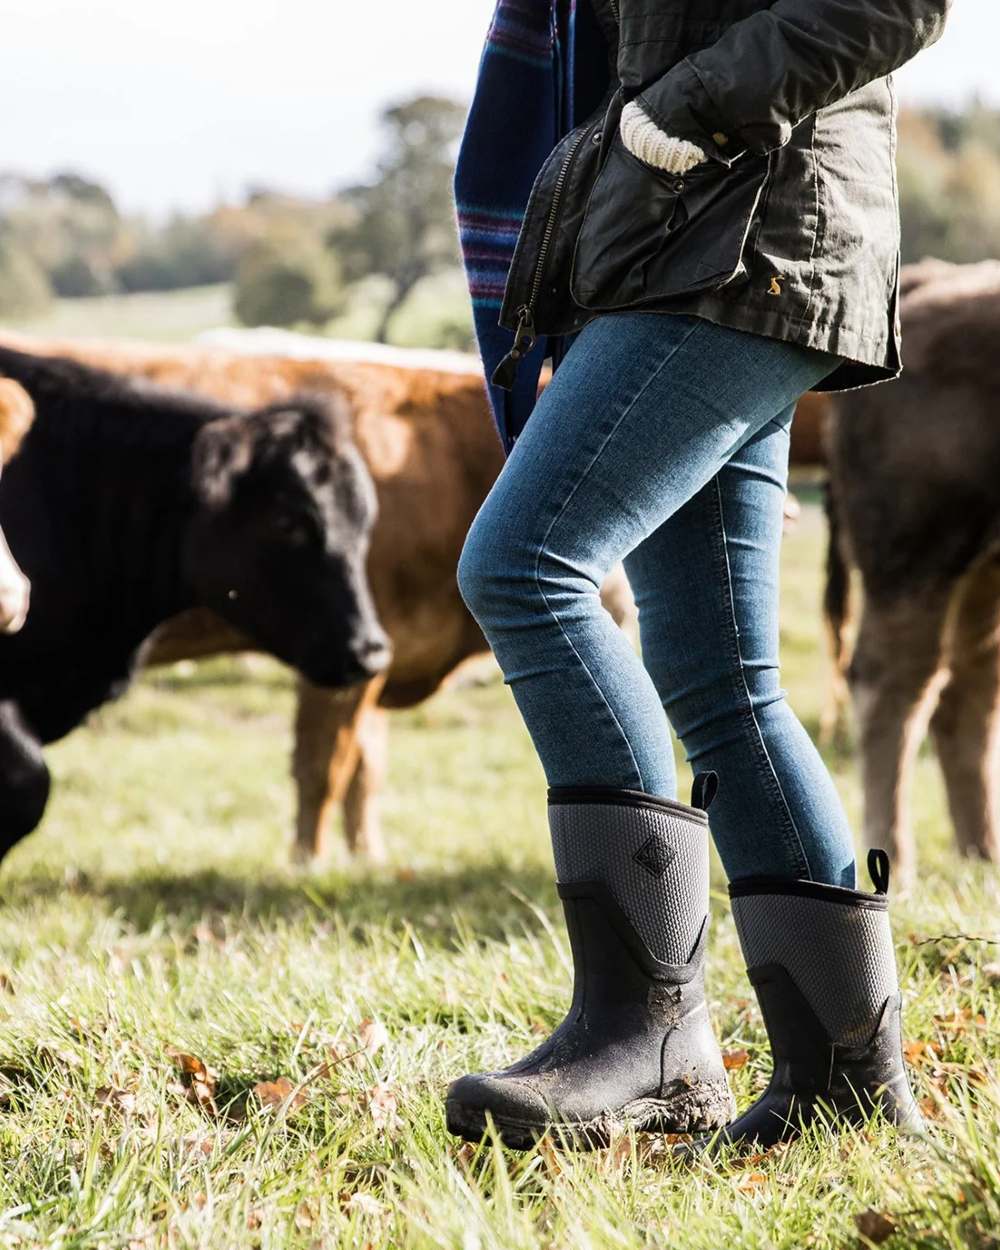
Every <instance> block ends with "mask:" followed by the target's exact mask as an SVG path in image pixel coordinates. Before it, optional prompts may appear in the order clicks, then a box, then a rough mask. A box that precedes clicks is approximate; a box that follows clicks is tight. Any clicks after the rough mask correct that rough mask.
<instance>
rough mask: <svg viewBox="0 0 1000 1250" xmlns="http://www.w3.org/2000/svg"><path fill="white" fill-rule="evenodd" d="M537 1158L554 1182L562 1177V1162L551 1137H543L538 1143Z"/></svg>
mask: <svg viewBox="0 0 1000 1250" xmlns="http://www.w3.org/2000/svg"><path fill="white" fill-rule="evenodd" d="M538 1156H539V1158H540V1159H541V1161H542V1163H543V1164H544V1165H545V1170H546V1172H548V1174H549V1176H551V1177H552V1179H553V1180H555V1179H556V1178H557V1177H559V1176H561V1175H562V1170H563V1161H562V1157H561V1156H560V1154H559V1151H558V1150H557V1149H556V1148H555V1145H554V1143H553V1141H552V1138H551V1137H543V1138H542V1139H541V1141H540V1142H539V1143H538Z"/></svg>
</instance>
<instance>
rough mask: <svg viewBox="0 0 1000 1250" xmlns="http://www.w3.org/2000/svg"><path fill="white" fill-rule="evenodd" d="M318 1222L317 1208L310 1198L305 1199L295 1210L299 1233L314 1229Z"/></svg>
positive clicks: (296, 1225)
mask: <svg viewBox="0 0 1000 1250" xmlns="http://www.w3.org/2000/svg"><path fill="white" fill-rule="evenodd" d="M315 1222H316V1207H315V1204H314V1203H312V1202H311V1201H310V1200H309V1199H308V1198H304V1199H303V1200H302V1201H301V1202H300V1203H299V1205H298V1206H297V1207H296V1208H295V1227H296V1228H297V1229H298V1230H299V1232H303V1231H304V1230H305V1229H307V1228H312V1226H313V1224H315Z"/></svg>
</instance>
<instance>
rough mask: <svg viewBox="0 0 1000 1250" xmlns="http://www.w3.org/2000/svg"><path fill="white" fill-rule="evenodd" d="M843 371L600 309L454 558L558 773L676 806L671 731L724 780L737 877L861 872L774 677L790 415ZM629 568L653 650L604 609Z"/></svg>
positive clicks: (718, 837) (780, 346)
mask: <svg viewBox="0 0 1000 1250" xmlns="http://www.w3.org/2000/svg"><path fill="white" fill-rule="evenodd" d="M837 363H838V358H837V357H835V356H833V355H829V354H827V353H825V352H820V351H818V350H815V349H812V348H805V347H801V346H799V345H797V344H793V343H789V342H787V341H784V340H779V339H770V338H765V337H763V336H761V335H756V334H749V333H744V332H743V331H740V330H735V329H732V328H730V327H727V326H720V325H716V324H714V323H713V322H710V321H708V320H705V319H703V318H696V317H693V316H688V315H686V314H663V313H634V312H615V313H610V314H607V315H604V316H601V317H598V318H596V319H595V320H593V321H591V322H589V323H588V324H587V325H586V326H585V327H584V328H583V329H582V330H581V331H580V332H579V334H577V335H576V336H575V338H574V339H573V341H572V343H571V346H570V347H569V350H568V351H567V353H566V356H565V357H564V358H563V360H562V361H561V363H560V365H559V367H558V369H557V370H556V372H555V374H554V375H553V378H552V381H551V382H550V384H549V385H548V386H547V387H546V389H545V391H544V392H543V394H542V396H541V398H540V399H539V401H538V404H537V406H536V408H535V410H534V412H533V414H532V417H531V420H530V421H529V422H528V424H527V426H526V427H525V430H524V432H523V433H522V434H521V436H520V438H519V439H518V440H517V442H516V443H515V445H514V447H513V450H512V452H511V454H510V456H509V458H508V459H507V462H506V464H505V465H504V468H503V470H502V471H501V473H500V476H499V477H498V479H497V481H496V483H495V485H494V487H493V489H492V490H491V492H490V494H489V496H488V497H487V499H486V500H485V502H484V503H483V505H482V507H481V508H480V510H479V513H478V515H477V516H476V519H475V521H474V522H473V524H472V527H471V529H470V531H469V534H468V537H467V539H466V542H465V547H464V549H463V552H462V557H461V560H460V562H459V568H458V581H459V587H460V589H461V592H462V595H463V597H464V599H465V602H466V603H467V604H468V606H469V609H470V611H471V612H472V613H473V615H474V616H475V617H476V619H477V621H478V622H479V624H480V626H481V627H482V629H483V632H484V633H485V635H486V638H487V639H488V641H489V643H490V645H491V647H492V649H493V652H494V654H495V656H496V658H497V661H498V663H499V665H500V667H501V669H502V670H503V674H504V679H505V681H506V682H507V683H508V684H509V685H510V687H511V690H512V692H513V694H514V698H515V700H516V702H517V705H518V707H519V709H520V711H521V714H522V716H523V717H524V720H525V723H526V724H527V727H528V731H529V733H530V734H531V737H532V741H533V742H534V745H535V748H536V750H537V751H538V754H539V757H540V759H541V762H542V766H543V768H544V770H545V774H546V778H547V780H548V783H549V784H550V785H552V786H571V785H608V786H622V787H627V788H630V789H637V790H644V791H646V792H647V793H650V794H656V795H661V796H663V797H666V798H675V797H677V796H676V784H677V779H676V774H675V769H674V762H673V751H672V744H671V737H670V724H672V725H673V728H674V729H675V730H676V732H677V734H678V736H679V737H680V739H681V741H682V743H683V745H684V747H685V750H686V753H687V758H688V759H689V760H690V761H691V763H692V765H693V766H694V767H695V768H696V769H708V768H711V769H714V770H715V771H716V772H717V773H718V774H719V781H720V786H719V793H718V795H717V797H716V799H715V801H714V803H713V804H712V808H711V812H710V825H711V829H712V835H713V837H714V839H715V842H716V845H717V847H718V850H719V853H720V856H721V858H722V862H723V865H724V867H725V869H726V872H727V874H728V876H729V877H730V879H734V878H739V877H745V876H752V875H757V874H774V875H781V876H789V877H796V878H812V879H814V880H817V881H825V882H829V883H831V884H836V885H845V886H853V884H854V850H853V844H852V838H851V834H850V830H849V827H848V824H847V820H846V817H845V814H844V811H843V808H842V806H841V803H840V801H839V798H838V796H837V792H836V790H835V788H834V785H833V783H832V781H831V779H830V776H829V774H828V772H827V770H826V768H825V766H824V765H823V762H822V760H821V758H820V756H819V754H818V752H817V751H816V749H815V747H814V746H813V743H812V741H811V740H810V738H809V736H808V734H807V733H806V732H805V730H804V729H803V728H802V726H801V725H800V723H799V721H798V720H797V719H796V717H795V715H794V713H793V712H792V711H791V709H790V708H789V706H788V704H787V702H786V700H785V692H784V691H783V690H782V689H781V687H780V684H779V673H778V560H779V550H780V543H781V533H782V517H783V503H784V493H785V484H786V478H787V468H788V444H789V427H790V425H791V421H792V415H793V413H794V409H795V403H796V401H797V399H798V397H799V396H800V395H801V394H802V393H803V392H804V391H806V390H809V389H810V387H811V386H812V385H813V384H814V383H816V382H817V381H819V380H820V379H821V378H823V377H824V376H825V375H826V374H828V373H829V372H830V371H831V370H832V369H833V368H835V367H836V365H837ZM622 559H624V561H625V568H626V572H627V573H628V576H629V580H630V581H631V584H632V588H633V590H634V592H635V596H636V601H637V603H638V606H639V629H640V640H641V645H642V659H640V658H639V656H638V655H637V654H636V652H635V650H634V648H633V647H632V645H631V644H630V643H629V640H628V639H627V638H626V636H625V635H624V634H623V633H622V631H621V630H620V629H618V627H617V626H616V625H615V624H614V622H613V621H612V620H611V618H610V616H608V614H607V613H606V612H605V611H604V609H603V607H602V605H601V602H600V597H599V588H600V586H601V584H602V582H603V580H604V578H605V576H606V574H607V573H608V571H609V570H610V569H611V568H612V567H613V566H614V565H615V564H616V563H617V562H618V561H619V560H622ZM668 718H669V722H668Z"/></svg>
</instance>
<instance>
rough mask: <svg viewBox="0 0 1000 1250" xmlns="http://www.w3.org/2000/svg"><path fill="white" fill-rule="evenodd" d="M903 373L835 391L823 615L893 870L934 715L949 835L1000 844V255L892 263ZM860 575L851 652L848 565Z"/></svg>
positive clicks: (991, 853) (873, 829)
mask: <svg viewBox="0 0 1000 1250" xmlns="http://www.w3.org/2000/svg"><path fill="white" fill-rule="evenodd" d="M902 289H903V290H904V292H905V295H904V298H903V301H902V304H901V318H902V322H903V339H904V353H905V354H904V366H905V368H904V372H903V374H902V376H901V377H900V378H899V379H898V380H897V381H894V382H891V383H884V384H882V385H880V386H876V387H870V388H866V389H863V390H860V391H853V392H845V393H842V394H840V395H838V396H836V397H835V398H834V399H833V401H832V406H833V417H832V421H831V425H830V445H829V450H830V474H831V491H830V512H831V520H832V527H831V546H830V560H829V570H828V590H827V615H828V619H829V622H830V625H831V631H832V634H833V636H834V638H835V639H836V640H837V659H838V664H839V668H840V670H841V672H842V673H846V676H847V678H848V682H849V685H850V689H851V693H852V695H853V699H854V706H855V712H856V715H857V720H858V729H859V739H860V752H861V760H862V772H863V782H864V796H865V819H864V827H865V837H866V841H867V842H868V844H869V845H871V846H884V847H886V848H887V849H888V850H889V852H890V854H891V855H892V857H893V859H894V860H895V862H896V867H897V872H898V873H899V874H900V875H901V876H902V878H903V880H904V881H905V880H906V879H910V880H912V878H913V873H914V866H915V851H914V844H913V837H912V832H911V818H910V810H909V804H908V794H909V788H910V774H911V770H912V764H913V759H914V756H915V753H916V749H917V746H918V744H919V741H920V739H921V737H922V735H923V732H924V729H925V727H926V725H927V722H928V718H929V720H930V728H931V733H932V736H933V740H934V744H935V747H936V749H937V753H938V756H939V760H940V763H941V768H942V771H943V773H944V778H945V783H946V788H947V792H948V802H949V806H950V810H951V817H952V821H953V823H954V828H955V836H956V839H957V842H958V846H959V848H960V849H961V850H962V851H964V852H965V853H966V854H969V855H976V856H981V857H983V858H986V859H991V860H994V861H998V860H1000V812H998V806H997V804H998V795H997V788H998V787H997V781H998V774H997V764H998V753H1000V352H998V351H997V347H998V344H1000V262H998V261H986V262H982V263H981V264H978V265H961V266H956V265H950V264H946V263H944V262H941V261H936V260H928V261H922V262H921V263H920V264H919V265H910V266H905V267H904V269H903V272H902ZM851 568H856V569H857V570H858V571H859V572H860V581H861V584H862V587H863V590H864V602H863V609H862V612H861V616H860V622H859V626H858V633H857V641H856V644H855V646H854V651H853V656H852V657H850V661H849V665H848V646H847V603H848V593H847V592H848V589H849V584H850V570H851Z"/></svg>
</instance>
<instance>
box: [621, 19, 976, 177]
mask: <svg viewBox="0 0 1000 1250" xmlns="http://www.w3.org/2000/svg"><path fill="white" fill-rule="evenodd" d="M951 3H952V0H776V2H775V3H774V4H772V5H771V6H770V8H767V9H762V10H761V11H760V12H758V13H753V14H751V15H750V16H749V17H745V18H743V19H742V20H741V21H738V22H735V23H734V24H733V25H732V26H730V27H729V28H728V29H727V30H726V32H725V34H724V35H722V37H721V38H720V39H718V40H717V41H716V42H715V43H714V44H711V45H710V46H709V47H707V48H703V49H702V50H701V51H700V52H694V53H692V54H691V55H690V56H687V57H685V58H684V59H683V60H682V61H679V62H678V63H677V64H676V65H675V66H674V67H673V68H672V69H670V70H668V71H667V73H665V74H663V75H661V76H660V77H659V78H657V79H655V80H654V81H653V82H652V83H650V84H648V85H647V86H646V87H644V88H643V90H642V91H641V92H640V93H639V95H638V96H637V97H636V98H637V100H638V102H639V104H640V105H641V106H642V107H643V108H644V109H645V111H646V112H647V113H648V114H649V116H650V117H652V119H653V120H654V121H655V122H656V124H657V125H658V126H659V127H660V129H661V130H663V131H665V132H666V133H667V134H669V135H675V136H677V137H678V138H682V139H687V140H689V141H690V142H692V143H697V144H698V145H699V146H700V147H701V148H703V149H704V150H705V151H706V152H707V153H708V154H709V155H710V156H712V157H714V158H715V159H716V160H721V161H722V162H723V163H724V164H730V163H731V161H732V158H733V157H735V156H738V155H740V154H741V153H742V152H745V151H749V152H757V153H765V152H769V151H771V149H772V148H778V147H781V146H782V145H783V144H785V143H787V142H788V140H789V139H790V138H791V133H792V128H793V127H794V126H795V125H797V123H798V122H800V121H802V120H803V119H804V118H806V117H808V116H809V115H810V114H811V113H814V112H815V111H816V110H817V109H819V108H823V107H824V106H825V105H828V104H833V103H835V102H836V101H837V100H840V99H842V98H843V97H844V96H846V95H847V94H848V93H849V92H851V91H854V90H856V89H857V88H858V87H863V86H864V85H865V84H866V83H868V82H871V81H872V80H873V79H875V78H881V77H883V76H884V75H886V74H889V73H891V72H892V71H893V70H894V69H897V68H898V67H899V66H901V65H904V64H905V63H906V62H907V61H908V60H909V59H910V58H911V57H913V56H915V55H916V53H917V52H919V51H920V50H921V48H926V47H927V46H928V45H929V44H932V43H934V42H935V41H936V40H937V39H938V38H939V37H940V35H941V32H942V31H943V30H944V24H945V19H946V17H947V14H948V10H949V8H950V7H951Z"/></svg>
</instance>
